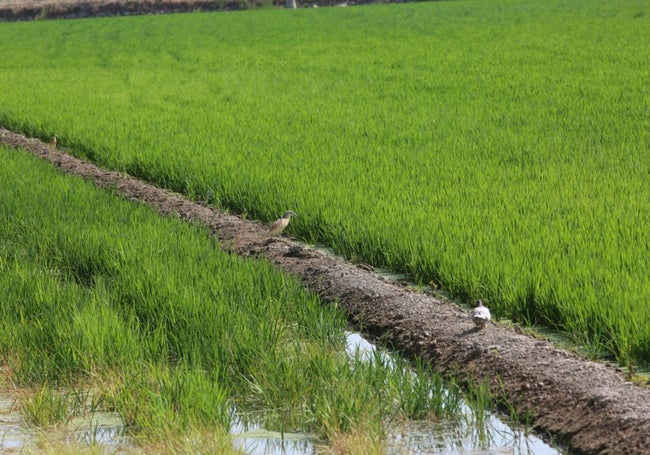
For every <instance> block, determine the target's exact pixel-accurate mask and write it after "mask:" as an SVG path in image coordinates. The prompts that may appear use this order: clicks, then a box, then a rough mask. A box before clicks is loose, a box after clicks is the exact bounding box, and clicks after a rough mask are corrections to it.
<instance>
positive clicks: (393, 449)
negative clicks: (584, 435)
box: [346, 332, 563, 455]
mask: <svg viewBox="0 0 650 455" xmlns="http://www.w3.org/2000/svg"><path fill="white" fill-rule="evenodd" d="M346 350H347V352H348V353H351V354H352V353H355V352H358V353H359V358H360V359H362V360H364V359H371V358H373V357H374V356H375V350H376V348H375V346H374V345H373V344H371V343H369V342H368V341H366V340H365V339H364V338H363V337H362V336H361V335H359V334H358V333H352V332H348V333H347V345H346ZM380 354H381V355H382V356H386V358H388V359H390V355H389V354H387V353H386V352H384V351H382V352H381V353H380ZM464 409H465V413H466V414H468V415H469V414H471V412H472V411H471V409H470V408H469V406H467V405H465V406H464ZM388 445H389V448H388V453H389V454H391V455H392V454H395V455H398V454H399V455H401V454H406V453H408V454H422V455H424V454H436V455H460V454H481V455H488V454H490V455H492V454H510V455H559V454H562V453H563V452H562V451H560V450H558V449H557V448H554V447H551V446H550V445H548V444H546V443H545V442H544V441H543V440H542V439H540V438H538V437H536V436H534V435H531V434H528V435H527V434H526V433H525V432H524V431H522V430H519V429H516V428H512V427H510V426H509V425H508V424H506V423H504V422H503V421H501V420H500V419H499V418H498V417H497V416H495V415H493V414H489V415H488V416H487V417H486V419H485V423H484V425H483V426H482V427H480V428H477V427H476V426H474V425H469V424H449V423H445V422H430V421H409V422H407V423H405V424H403V425H400V426H398V427H395V428H392V429H390V430H389V436H388Z"/></svg>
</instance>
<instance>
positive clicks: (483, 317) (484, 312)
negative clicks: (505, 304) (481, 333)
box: [472, 299, 491, 329]
mask: <svg viewBox="0 0 650 455" xmlns="http://www.w3.org/2000/svg"><path fill="white" fill-rule="evenodd" d="M490 318H491V316H490V310H489V309H488V308H487V307H486V306H483V301H481V299H478V301H477V302H476V307H475V308H474V310H473V311H472V321H474V324H476V327H477V328H479V329H482V328H483V327H485V324H487V323H488V321H489V320H490Z"/></svg>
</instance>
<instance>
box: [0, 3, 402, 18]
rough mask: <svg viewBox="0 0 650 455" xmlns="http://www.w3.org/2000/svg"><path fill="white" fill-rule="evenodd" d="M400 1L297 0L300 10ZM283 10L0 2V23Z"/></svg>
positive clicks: (251, 6) (216, 5) (223, 5)
mask: <svg viewBox="0 0 650 455" xmlns="http://www.w3.org/2000/svg"><path fill="white" fill-rule="evenodd" d="M377 1H381V2H387V1H403V0H348V1H345V0H297V4H298V5H299V7H314V6H332V5H336V4H340V3H341V4H342V3H345V4H346V5H347V4H360V3H371V2H377ZM270 4H272V5H275V6H279V7H283V6H284V5H285V0H0V22H1V21H29V20H42V19H81V18H87V17H103V16H134V15H141V14H167V13H190V12H198V11H231V10H241V9H254V8H260V7H263V6H266V5H270Z"/></svg>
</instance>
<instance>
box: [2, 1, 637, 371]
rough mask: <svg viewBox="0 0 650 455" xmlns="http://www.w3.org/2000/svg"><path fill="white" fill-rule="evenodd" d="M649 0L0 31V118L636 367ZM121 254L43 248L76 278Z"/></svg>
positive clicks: (129, 20)
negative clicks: (281, 217) (591, 343)
mask: <svg viewBox="0 0 650 455" xmlns="http://www.w3.org/2000/svg"><path fill="white" fill-rule="evenodd" d="M647 9H648V3H647V0H641V1H636V2H614V1H605V2H600V3H598V4H597V5H594V4H593V2H589V1H587V0H578V1H574V2H570V3H567V2H564V1H562V0H552V1H541V0H525V1H523V2H522V1H520V0H489V1H464V2H432V3H411V4H400V5H376V6H372V7H368V8H347V9H344V8H325V9H323V8H321V9H317V10H316V9H315V10H311V9H304V10H299V11H291V14H286V13H287V11H280V10H260V11H250V12H238V13H233V14H192V15H169V16H155V17H152V16H147V17H125V18H98V19H92V20H84V21H39V22H32V23H4V24H0V53H2V55H3V59H2V62H0V69H1V71H0V84H1V85H2V86H3V87H11V90H2V91H1V92H0V123H2V124H4V125H6V126H8V127H10V128H13V129H16V130H20V131H23V132H25V133H28V134H31V135H35V136H38V137H41V138H48V137H49V136H50V135H51V134H53V133H56V134H58V136H59V137H60V141H59V142H60V144H61V145H62V146H63V147H64V148H65V149H67V150H68V151H70V152H71V153H74V154H76V155H79V156H82V157H86V158H89V159H91V160H93V161H96V162H97V163H98V164H100V165H102V166H105V167H108V168H111V169H120V170H123V171H127V172H130V173H132V174H133V175H137V176H139V177H141V178H144V179H147V180H150V181H152V182H155V183H157V184H159V185H162V186H165V187H167V188H171V189H174V190H177V191H181V192H183V193H185V194H187V195H188V196H191V197H194V198H200V199H203V200H206V201H208V202H209V203H212V204H215V205H218V206H221V207H224V208H227V209H230V210H233V211H237V212H241V213H244V214H245V215H246V216H249V217H252V218H257V219H261V220H265V221H270V220H272V219H274V218H275V217H277V215H278V214H279V213H282V212H283V211H284V210H286V209H287V208H291V209H293V210H295V211H296V212H297V213H299V214H300V218H299V219H298V220H296V222H295V223H292V225H291V226H290V227H289V232H290V233H291V234H293V235H297V236H299V237H301V238H303V239H304V240H306V241H308V242H311V243H325V244H328V245H329V246H331V247H332V248H334V249H335V250H336V251H337V252H338V253H340V254H343V255H345V256H347V257H357V258H362V259H363V260H365V261H368V262H371V263H373V264H375V265H382V266H388V267H390V268H392V269H393V270H398V271H402V272H406V273H408V274H409V275H411V276H412V278H413V279H414V280H415V281H418V282H428V281H430V280H432V279H433V280H435V281H436V282H437V283H439V284H440V285H441V286H442V287H443V288H444V289H445V290H447V291H448V292H449V293H451V295H452V296H454V297H456V298H458V299H460V300H466V299H474V298H476V297H478V296H482V297H483V299H484V301H486V302H487V303H488V304H489V305H490V307H491V308H493V310H494V311H493V312H494V314H495V316H496V317H497V318H498V317H507V318H510V319H513V320H517V321H521V320H525V321H528V322H530V323H533V324H534V323H544V324H548V325H550V326H552V327H555V328H557V329H560V330H562V331H564V332H566V333H576V334H578V335H577V339H578V340H584V339H593V340H595V342H596V344H597V345H600V344H602V343H605V344H607V345H611V349H612V351H613V352H615V353H617V355H618V356H619V357H620V356H628V357H630V358H631V359H633V361H634V362H639V363H647V362H648V361H649V357H648V352H647V349H646V348H645V347H647V346H650V343H649V342H648V341H649V340H650V329H649V327H650V324H648V316H647V314H648V312H647V311H645V308H644V304H643V302H645V301H647V300H648V298H649V297H650V290H649V287H648V283H647V280H646V279H645V277H646V276H647V275H648V265H647V261H646V260H645V258H646V257H647V255H648V242H647V241H645V239H646V230H647V229H646V226H648V224H649V223H650V219H649V218H648V213H650V210H648V206H647V205H648V201H649V200H650V194H649V188H648V185H647V184H646V181H647V174H648V172H650V169H649V168H648V166H649V165H648V160H647V157H646V156H645V151H646V150H647V147H648V143H649V137H648V134H650V133H649V132H648V131H649V130H648V128H647V118H648V109H649V107H648V106H649V105H650V101H649V98H648V92H647V88H646V87H647V86H648V84H647V71H646V70H645V62H647V61H648V60H649V58H650V55H649V52H650V51H649V50H648V49H649V48H648V46H643V45H642V44H643V43H645V42H647V41H648V40H649V39H650V36H648V34H649V33H650V32H649V30H650V27H649V26H648V25H649V24H648V21H649V19H648V18H649V17H650V15H648V14H645V13H644V11H645V10H647ZM43 43H47V44H43ZM49 241H50V242H52V240H49ZM54 245H56V244H54ZM42 248H49V247H48V245H47V243H44V244H43V245H42ZM83 248H93V247H90V246H84V247H80V249H83ZM102 251H103V250H102ZM118 254H119V249H118V250H115V251H113V250H109V251H103V252H101V251H98V250H96V249H95V250H94V251H80V250H73V251H66V252H65V253H64V255H62V256H60V258H59V260H60V261H62V263H64V264H67V267H68V270H66V273H70V274H71V275H72V276H74V277H75V279H77V280H80V281H81V284H82V285H87V284H88V280H92V279H93V276H94V274H96V273H98V272H101V273H103V272H108V273H110V270H112V267H116V266H118V265H119V261H120V260H121V259H120V258H119V255H118ZM84 255H98V256H99V257H102V256H103V255H105V256H104V257H102V259H101V260H98V262H97V263H96V264H94V265H93V267H97V268H98V269H93V268H90V267H89V264H88V263H87V262H84V260H83V257H84ZM115 261H118V262H117V263H116V262H115ZM143 292H144V291H143ZM132 297H135V296H132ZM141 311H145V310H144V309H143V310H141ZM603 314H606V315H607V316H606V318H602V317H601V316H602V315H603ZM630 315H632V317H628V316H630ZM619 321H622V322H620V324H619ZM612 326H616V327H618V328H617V330H615V331H612V330H610V328H609V327H612ZM619 329H620V330H619ZM626 340H629V346H626V345H625V343H627V341H626ZM620 343H623V344H622V345H620V346H619V344H620ZM595 349H596V348H594V350H595ZM623 353H626V354H623ZM620 360H621V361H626V360H625V359H624V358H623V357H620Z"/></svg>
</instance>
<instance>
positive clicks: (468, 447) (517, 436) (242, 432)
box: [0, 332, 563, 455]
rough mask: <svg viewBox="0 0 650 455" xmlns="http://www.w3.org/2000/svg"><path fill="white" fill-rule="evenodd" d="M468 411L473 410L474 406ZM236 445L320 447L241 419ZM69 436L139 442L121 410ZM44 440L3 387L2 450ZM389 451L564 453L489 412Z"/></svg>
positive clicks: (349, 345) (284, 450) (421, 428)
mask: <svg viewBox="0 0 650 455" xmlns="http://www.w3.org/2000/svg"><path fill="white" fill-rule="evenodd" d="M346 351H347V353H348V354H349V355H350V356H358V357H356V358H358V359H359V360H360V361H368V360H370V359H372V358H374V357H375V356H376V355H380V356H381V357H382V358H383V360H385V361H386V362H387V363H390V362H392V358H391V356H390V355H389V354H388V353H387V352H386V351H383V350H380V351H379V352H377V350H376V348H375V346H374V345H372V344H371V343H369V342H368V341H366V340H365V339H364V338H363V337H361V336H360V335H359V334H358V333H352V332H348V333H347V334H346ZM465 408H466V412H467V414H468V415H469V414H471V412H472V411H471V410H470V408H469V407H468V406H466V407H465ZM230 432H231V435H232V438H233V445H234V446H235V447H236V448H238V449H240V450H242V451H243V452H244V453H247V454H251V455H307V454H316V453H318V452H319V450H318V449H317V448H316V446H315V445H314V443H313V441H312V440H311V439H310V437H309V435H306V434H302V433H284V434H282V433H279V432H275V431H267V430H265V429H263V428H260V427H259V426H256V425H254V424H248V425H245V424H244V423H243V421H242V420H235V422H234V423H233V425H232V428H231V431H230ZM63 437H64V438H65V440H66V441H68V442H69V443H70V444H82V445H93V446H96V447H101V450H102V451H103V453H118V452H123V451H124V450H125V449H127V451H128V448H133V445H132V444H131V441H130V440H129V438H128V437H126V436H124V428H123V423H122V420H121V419H120V417H119V415H117V414H115V413H99V412H98V413H95V414H93V415H92V416H91V417H84V418H76V419H73V420H71V421H70V422H69V423H68V425H67V427H66V429H65V431H64V433H63ZM38 440H39V435H38V434H37V432H36V431H32V430H31V429H30V428H29V427H27V426H26V425H24V424H23V422H22V416H21V415H20V413H19V412H18V409H17V407H16V396H15V395H13V394H11V393H10V392H0V452H2V453H20V452H22V451H23V450H24V449H25V448H27V447H30V446H32V447H34V446H35V445H36V444H37V442H38ZM387 453H388V454H389V455H402V454H422V455H424V454H436V455H461V454H467V455H472V454H477V455H478V454H480V455H497V454H509V455H560V454H562V453H563V452H561V451H560V450H558V449H556V448H554V447H551V446H550V445H548V444H546V443H545V442H544V441H543V440H541V439H540V438H538V437H536V436H534V435H527V434H526V433H525V432H524V431H522V430H520V429H517V428H512V427H510V426H509V425H507V424H506V423H504V422H503V421H501V420H500V419H499V418H498V417H497V416H495V415H492V414H490V415H488V416H487V417H486V418H485V421H484V424H483V425H482V426H480V427H477V426H476V425H471V424H458V423H455V424H450V423H446V422H444V421H443V422H430V421H409V422H406V423H404V424H400V425H395V426H393V427H391V428H390V429H389V434H388V450H387Z"/></svg>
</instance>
